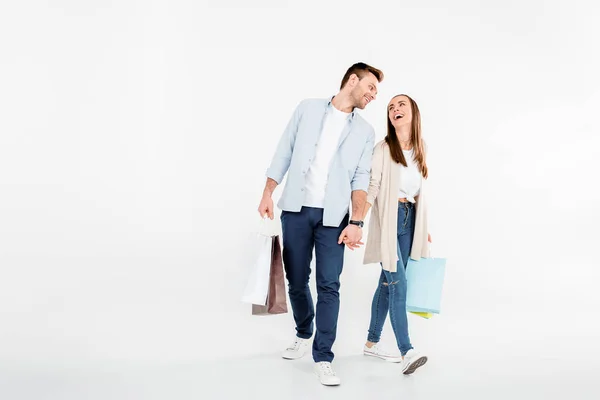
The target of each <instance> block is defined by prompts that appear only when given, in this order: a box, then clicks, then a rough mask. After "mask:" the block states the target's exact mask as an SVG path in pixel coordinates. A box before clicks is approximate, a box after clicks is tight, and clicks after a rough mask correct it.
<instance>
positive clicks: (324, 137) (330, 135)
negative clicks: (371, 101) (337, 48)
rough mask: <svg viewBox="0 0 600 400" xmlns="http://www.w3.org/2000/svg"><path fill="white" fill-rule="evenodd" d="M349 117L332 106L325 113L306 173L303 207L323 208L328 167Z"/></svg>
mask: <svg viewBox="0 0 600 400" xmlns="http://www.w3.org/2000/svg"><path fill="white" fill-rule="evenodd" d="M349 115H350V113H345V112H342V111H340V110H338V109H337V108H335V107H334V106H333V105H331V107H329V109H328V111H327V116H326V117H325V121H323V130H322V131H321V136H320V137H319V141H318V143H317V149H316V153H315V157H314V159H313V161H312V163H311V164H310V167H309V168H308V171H307V172H306V198H305V200H304V205H305V206H307V207H316V208H324V204H325V187H326V186H327V176H328V175H329V165H330V164H331V161H332V160H333V156H334V155H335V153H336V151H337V148H338V144H339V141H340V137H341V136H342V132H343V130H344V128H345V127H346V123H347V121H348V116H349Z"/></svg>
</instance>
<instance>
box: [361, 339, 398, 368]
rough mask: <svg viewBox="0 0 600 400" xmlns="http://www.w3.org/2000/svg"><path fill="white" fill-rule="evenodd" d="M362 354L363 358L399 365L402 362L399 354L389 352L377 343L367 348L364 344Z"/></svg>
mask: <svg viewBox="0 0 600 400" xmlns="http://www.w3.org/2000/svg"><path fill="white" fill-rule="evenodd" d="M363 354H364V355H365V356H371V357H377V358H381V359H382V360H385V361H389V362H394V363H399V362H402V356H401V355H400V354H394V353H392V352H389V351H387V350H385V349H384V348H382V347H381V345H380V344H379V343H375V344H374V345H373V346H371V347H368V346H367V345H366V344H365V348H364V349H363Z"/></svg>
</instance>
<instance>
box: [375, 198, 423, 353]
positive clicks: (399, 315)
mask: <svg viewBox="0 0 600 400" xmlns="http://www.w3.org/2000/svg"><path fill="white" fill-rule="evenodd" d="M414 232H415V206H414V204H412V203H400V202H398V258H399V260H398V263H397V268H396V269H397V271H396V272H389V271H385V270H383V269H382V270H381V275H380V277H379V284H378V286H377V290H376V291H375V295H374V296H373V303H372V305H371V323H370V325H369V336H368V338H367V340H368V341H369V342H372V343H377V342H379V339H380V337H381V331H382V329H383V324H384V323H385V319H386V317H387V314H388V310H389V313H390V322H391V323H392V328H393V330H394V335H395V336H396V343H397V344H398V348H399V349H400V353H401V354H402V355H405V354H406V353H407V352H408V350H410V349H412V348H413V347H412V345H411V344H410V338H409V337H408V318H407V315H406V264H407V263H408V257H409V255H410V249H411V247H412V243H413V237H414Z"/></svg>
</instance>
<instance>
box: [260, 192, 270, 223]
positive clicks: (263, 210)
mask: <svg viewBox="0 0 600 400" xmlns="http://www.w3.org/2000/svg"><path fill="white" fill-rule="evenodd" d="M258 213H259V214H260V217H261V218H264V217H265V215H268V216H269V218H270V219H273V218H274V214H273V199H272V198H271V196H270V195H269V194H268V193H265V194H263V197H262V199H261V201H260V204H259V206H258Z"/></svg>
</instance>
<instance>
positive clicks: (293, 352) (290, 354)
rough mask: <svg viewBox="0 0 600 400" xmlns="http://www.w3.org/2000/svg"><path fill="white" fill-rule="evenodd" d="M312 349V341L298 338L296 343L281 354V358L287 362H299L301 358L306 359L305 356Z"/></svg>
mask: <svg viewBox="0 0 600 400" xmlns="http://www.w3.org/2000/svg"><path fill="white" fill-rule="evenodd" d="M309 349H310V340H309V339H302V338H299V337H298V336H296V339H294V343H292V344H291V346H290V347H288V348H287V349H285V350H284V351H283V353H281V357H283V358H285V359H286V360H297V359H299V358H302V357H304V355H305V354H306V353H307V352H308V350H309Z"/></svg>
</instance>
